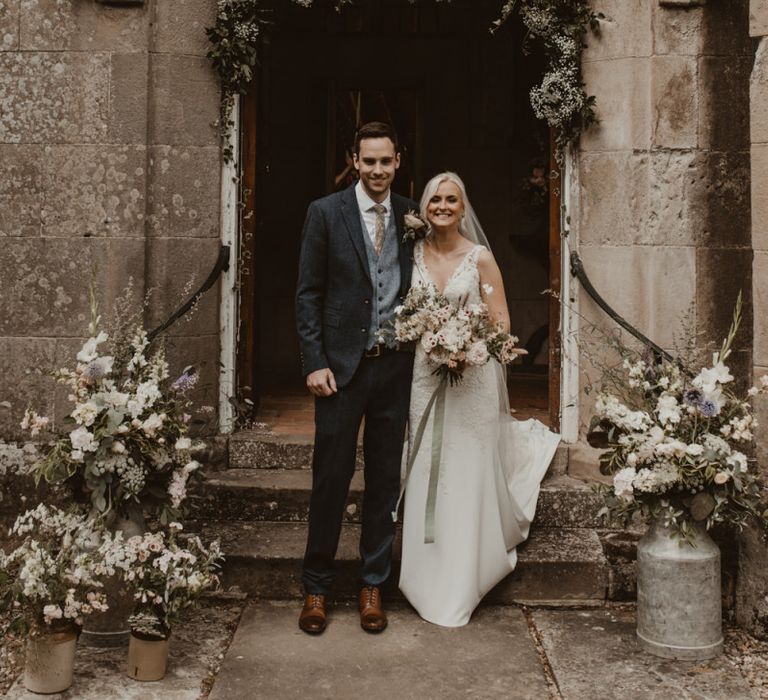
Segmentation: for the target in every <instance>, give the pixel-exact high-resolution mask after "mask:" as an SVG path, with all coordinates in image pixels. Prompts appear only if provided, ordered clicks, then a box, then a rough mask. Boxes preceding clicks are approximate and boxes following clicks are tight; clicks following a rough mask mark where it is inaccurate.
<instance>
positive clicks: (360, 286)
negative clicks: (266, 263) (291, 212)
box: [296, 186, 417, 387]
mask: <svg viewBox="0 0 768 700" xmlns="http://www.w3.org/2000/svg"><path fill="white" fill-rule="evenodd" d="M391 202H392V216H394V217H395V224H396V227H397V240H398V260H399V264H400V296H401V298H404V297H405V295H406V294H407V293H408V288H409V287H410V284H411V267H412V262H413V242H412V241H410V240H408V241H406V242H403V233H404V230H403V225H404V217H405V213H406V212H407V211H408V210H409V209H416V208H417V206H416V204H415V202H412V201H411V200H409V199H406V198H405V197H401V196H400V195H398V194H395V193H394V192H392V193H391ZM364 235H368V234H367V233H366V232H364V231H363V223H362V220H361V215H360V209H359V207H358V205H357V197H356V196H355V188H354V186H352V187H348V188H347V189H345V190H343V191H341V192H335V193H334V194H331V195H328V196H327V197H323V198H322V199H318V200H316V201H314V202H312V203H311V204H310V205H309V209H308V211H307V218H306V221H305V222H304V232H303V234H302V243H301V255H300V257H299V280H298V285H297V289H296V326H297V330H298V333H299V347H300V349H301V365H302V371H303V373H304V375H305V376H306V375H308V374H310V373H311V372H314V371H315V370H318V369H323V368H325V367H329V368H330V369H331V371H332V372H333V374H334V377H335V379H336V384H337V385H338V386H340V387H341V386H344V385H346V384H348V383H349V381H350V380H351V379H352V377H353V375H354V374H355V371H356V370H357V366H358V364H359V363H360V359H361V358H362V356H363V353H364V351H365V346H366V343H367V340H368V331H369V329H370V325H371V315H372V304H371V300H372V297H373V286H372V282H371V273H370V270H369V267H368V258H367V256H366V249H365V241H364V239H363V236H364Z"/></svg>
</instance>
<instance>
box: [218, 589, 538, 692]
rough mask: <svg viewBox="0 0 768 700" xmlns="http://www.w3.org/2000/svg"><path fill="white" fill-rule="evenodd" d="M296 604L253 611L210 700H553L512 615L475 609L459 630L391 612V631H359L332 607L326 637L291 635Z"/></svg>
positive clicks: (526, 635)
mask: <svg viewBox="0 0 768 700" xmlns="http://www.w3.org/2000/svg"><path fill="white" fill-rule="evenodd" d="M297 618H298V607H297V605H296V603H293V604H285V603H278V602H269V601H257V602H254V603H251V604H250V605H249V607H248V608H246V610H245V612H244V613H243V617H242V619H241V621H240V625H239V627H238V630H237V632H236V634H235V637H234V639H233V641H232V644H231V645H230V647H229V650H228V651H227V655H226V657H225V659H224V662H223V664H222V667H221V671H220V672H219V675H218V677H217V679H216V682H215V684H214V686H213V689H212V691H211V694H210V700H232V699H233V698H270V699H271V698H279V699H280V700H283V699H285V700H289V699H290V698H307V697H312V698H318V699H325V698H329V699H330V698H333V699H334V700H346V699H347V698H349V699H352V698H354V700H358V699H359V698H365V699H366V700H384V699H386V700H391V698H397V699H398V700H409V699H414V700H416V699H417V700H429V699H430V698H440V699H441V700H453V699H454V698H462V700H466V698H472V699H473V700H493V699H495V698H504V700H517V699H521V700H522V699H523V698H530V699H531V700H546V699H547V698H549V697H550V695H549V690H548V687H547V682H546V679H545V676H544V671H543V669H542V666H541V663H540V661H539V656H538V654H537V651H536V648H535V646H534V643H533V640H532V637H531V635H530V632H529V630H528V625H527V622H526V619H525V617H524V615H523V613H522V611H521V610H520V609H518V608H485V609H481V610H478V611H477V613H476V614H475V615H474V616H473V618H472V620H471V622H470V623H469V624H468V625H466V626H465V627H459V628H453V629H449V628H445V627H439V626H437V625H432V624H429V623H428V622H424V621H423V620H422V619H421V618H419V617H418V615H417V614H416V613H415V612H413V611H412V610H411V609H410V608H405V607H403V608H397V609H394V610H390V611H389V627H388V628H387V629H386V630H385V631H384V632H383V633H381V634H378V635H371V634H368V633H366V632H364V631H363V630H361V629H360V625H359V617H358V615H357V611H356V610H355V609H354V608H353V607H352V606H351V605H341V606H336V607H334V608H332V609H331V617H330V618H329V625H328V628H327V629H326V631H325V633H324V634H322V635H320V636H318V637H311V636H309V635H307V634H305V633H303V632H302V631H300V630H299V629H298V626H297Z"/></svg>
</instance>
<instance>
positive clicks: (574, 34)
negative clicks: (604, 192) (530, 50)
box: [206, 0, 604, 160]
mask: <svg viewBox="0 0 768 700" xmlns="http://www.w3.org/2000/svg"><path fill="white" fill-rule="evenodd" d="M409 1H410V2H411V3H412V4H416V0H409ZM293 2H294V3H295V4H296V5H298V6H300V7H304V8H310V7H312V6H313V4H314V2H313V0H293ZM437 2H450V0H437ZM351 4H353V0H336V10H337V11H340V10H341V9H342V7H343V6H344V5H351ZM500 5H501V9H500V17H499V19H497V20H496V21H494V22H493V23H492V26H491V28H490V29H491V31H496V30H497V29H498V28H499V27H500V26H501V25H502V24H504V22H506V21H507V20H508V19H509V18H510V17H511V16H512V15H513V14H514V13H515V12H516V11H517V12H519V14H520V17H521V19H522V21H523V24H524V25H525V28H526V30H527V36H526V45H525V46H524V50H527V49H526V46H527V44H529V43H530V40H532V39H536V40H538V41H540V42H541V44H542V45H543V47H544V52H545V54H546V57H547V69H546V73H545V74H544V76H543V78H542V82H541V83H540V84H539V85H537V86H534V87H533V88H532V89H531V93H530V101H531V106H532V108H533V111H534V114H535V115H536V117H537V118H538V119H542V120H544V121H546V122H547V124H548V125H549V126H551V127H554V128H555V129H556V130H557V137H556V138H557V146H558V150H557V153H558V157H561V156H562V153H563V151H564V148H565V146H566V145H567V144H568V143H569V142H570V141H571V140H573V139H575V138H577V137H578V135H579V134H580V133H581V132H582V131H584V130H585V129H586V128H588V127H589V125H590V124H592V123H594V122H596V121H597V117H596V115H595V109H594V106H595V98H594V96H588V95H587V94H586V92H585V91H584V84H583V81H582V76H581V51H582V48H583V45H584V35H585V34H586V33H587V31H589V30H592V31H593V32H597V31H598V30H599V26H600V20H601V19H603V17H604V16H603V14H602V13H599V12H594V11H593V10H592V9H591V8H590V5H589V2H588V0H500ZM267 13H268V9H267V7H266V6H265V5H264V4H263V3H262V2H261V0H218V3H217V15H216V22H215V23H214V25H213V26H212V27H209V28H207V29H206V34H207V36H208V40H209V42H210V44H211V48H210V50H209V51H208V54H207V57H208V58H209V59H210V60H211V61H212V63H213V67H214V69H215V70H216V72H217V74H218V76H219V81H220V83H221V87H222V100H221V109H220V122H219V129H220V135H221V137H222V142H223V143H226V140H227V139H226V136H227V135H228V134H229V132H230V130H231V128H232V127H233V122H232V116H231V115H232V106H233V104H234V96H235V95H237V94H245V93H247V92H248V90H249V88H250V84H251V81H252V80H253V71H254V68H255V67H256V64H257V62H258V49H257V42H258V38H259V35H260V33H261V28H262V26H263V25H266V24H267V23H269V15H268V14H267ZM233 155H234V154H233V153H232V150H231V147H229V146H225V147H224V157H225V159H226V160H231V159H232V157H233Z"/></svg>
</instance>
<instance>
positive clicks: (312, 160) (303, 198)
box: [239, 0, 559, 420]
mask: <svg viewBox="0 0 768 700" xmlns="http://www.w3.org/2000/svg"><path fill="white" fill-rule="evenodd" d="M334 8H335V3H333V2H326V3H323V2H316V3H315V5H314V6H313V7H312V8H310V9H305V8H301V7H297V6H296V5H295V4H294V3H291V2H288V1H287V0H284V1H282V2H280V1H277V0H276V2H274V13H273V17H272V19H273V22H274V23H273V25H272V27H271V28H270V29H268V30H267V37H266V39H265V43H264V46H263V47H262V48H263V51H262V58H261V64H260V67H259V70H258V72H257V76H256V78H255V84H254V90H253V91H252V94H251V96H250V98H249V99H248V100H247V101H246V104H245V107H244V110H243V123H242V133H243V135H244V144H245V147H246V148H245V151H244V155H245V160H244V179H245V186H246V189H247V191H250V192H251V196H250V197H249V206H250V207H252V210H253V217H252V218H251V220H250V221H249V223H248V224H247V225H246V228H247V229H249V233H250V236H251V237H250V238H248V239H247V241H248V243H247V245H249V246H250V250H249V255H250V256H251V257H250V258H249V261H248V265H249V266H250V274H251V279H250V280H248V284H247V285H246V286H245V287H244V288H243V290H242V292H243V293H242V299H241V317H242V319H243V323H242V325H241V328H240V343H239V347H240V358H239V375H240V376H239V385H240V387H241V388H244V391H243V394H244V395H245V396H250V398H251V399H252V400H254V402H256V403H258V401H259V399H260V398H264V397H271V399H270V400H273V399H274V398H275V397H278V398H279V397H286V396H301V395H303V394H304V388H303V380H302V377H301V374H300V366H299V352H298V342H297V338H296V333H295V330H294V328H295V326H294V302H293V297H294V293H295V284H296V275H297V261H298V251H299V245H300V237H301V229H302V224H303V220H304V216H305V213H306V209H307V205H308V204H309V202H310V201H312V200H313V199H316V198H318V197H321V196H323V195H325V194H327V193H329V192H332V191H334V190H335V189H339V188H343V187H347V186H350V185H351V184H353V182H354V179H355V178H354V175H355V173H354V169H352V168H351V167H350V165H349V156H350V148H351V144H352V142H353V138H354V132H355V128H356V127H357V126H358V125H359V124H361V123H364V122H366V121H370V120H372V119H382V120H387V121H390V122H392V123H393V124H394V125H395V127H396V129H397V131H398V134H399V136H400V139H401V151H402V156H403V158H402V160H403V162H402V166H401V169H400V171H399V174H398V177H397V180H396V182H395V184H394V187H393V189H394V190H396V191H398V192H400V193H401V194H406V195H409V196H411V197H413V198H414V199H416V200H418V198H419V196H420V193H421V188H422V187H423V185H424V184H425V182H426V181H427V180H428V179H429V178H430V177H431V176H432V175H433V174H435V173H437V172H440V171H443V170H453V171H456V172H457V173H459V175H460V176H461V177H462V178H463V179H464V181H465V183H466V184H467V189H468V193H469V196H470V199H471V201H472V204H473V206H474V207H475V209H476V211H477V213H478V216H479V218H480V221H481V223H482V225H483V227H484V229H485V231H486V234H487V236H488V238H489V240H490V243H491V246H492V248H493V252H494V255H495V256H496V258H497V261H498V263H499V266H500V268H501V270H502V273H503V275H504V283H505V289H506V294H507V301H508V303H509V307H510V312H511V316H512V323H513V331H514V332H515V333H516V335H518V336H519V337H520V341H521V344H523V345H524V346H525V347H527V348H528V350H529V353H530V354H529V355H528V357H527V358H525V362H524V363H523V364H520V365H516V366H514V367H512V368H511V369H510V373H509V378H510V395H511V399H512V405H513V407H516V408H517V409H518V412H520V413H521V414H523V415H536V417H539V418H543V419H545V420H547V419H548V416H549V412H550V410H551V409H553V406H552V400H551V398H550V397H551V396H552V397H555V398H556V397H557V395H558V392H559V387H551V386H550V384H551V383H552V382H551V381H550V379H551V380H552V381H554V382H556V381H557V380H558V376H559V373H558V372H556V371H555V372H550V369H551V368H550V354H551V353H550V345H552V344H553V339H554V336H553V333H554V332H555V331H556V328H554V330H553V327H554V326H556V323H550V315H551V314H552V308H551V303H550V301H549V300H548V298H547V297H546V296H542V294H541V292H542V290H544V289H546V288H549V287H551V286H552V278H553V277H554V278H555V279H556V278H557V270H554V269H552V268H553V263H554V262H555V261H554V260H552V256H553V254H552V253H551V251H550V248H551V247H552V246H551V245H550V239H551V238H552V232H551V231H550V218H551V217H552V218H557V207H556V206H555V207H552V201H551V200H552V193H551V190H552V189H553V187H552V182H553V181H552V180H551V178H550V177H549V175H550V162H549V160H550V134H549V131H548V129H547V128H546V127H545V126H543V125H542V124H541V123H540V122H539V121H538V120H536V119H535V117H534V115H533V113H532V110H531V107H530V103H529V99H528V93H529V91H530V88H531V86H533V85H534V84H536V83H537V82H538V81H539V79H540V76H541V74H542V70H543V60H542V57H541V56H540V55H536V54H535V53H533V54H530V55H524V54H523V52H522V51H521V43H522V40H523V35H524V28H523V27H522V26H521V25H520V24H519V23H516V22H514V21H510V22H507V23H506V24H505V25H504V26H503V27H502V29H501V30H500V31H499V32H498V33H497V34H496V35H491V34H490V33H489V31H488V29H489V27H490V26H491V22H492V21H493V20H494V19H496V13H498V2H497V0H490V1H488V2H486V1H485V0H453V2H451V3H450V4H449V3H432V2H420V3H418V4H415V5H414V4H411V3H409V2H408V1H407V0H358V2H357V3H356V4H354V5H352V6H349V7H345V8H344V9H343V11H342V12H340V13H337V12H336V11H335V9H334ZM550 211H552V212H554V214H551V213H550ZM553 223H555V225H556V222H553ZM555 233H557V232H555ZM558 250H559V248H558ZM550 270H552V272H553V275H551V274H550ZM278 403H279V401H278ZM262 408H263V406H262ZM267 408H269V407H267Z"/></svg>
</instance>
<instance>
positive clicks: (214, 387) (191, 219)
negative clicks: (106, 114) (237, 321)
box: [146, 0, 236, 408]
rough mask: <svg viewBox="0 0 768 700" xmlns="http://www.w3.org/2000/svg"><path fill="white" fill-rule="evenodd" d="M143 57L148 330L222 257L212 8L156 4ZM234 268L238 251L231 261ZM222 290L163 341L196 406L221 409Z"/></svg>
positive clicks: (190, 2) (205, 0)
mask: <svg viewBox="0 0 768 700" xmlns="http://www.w3.org/2000/svg"><path fill="white" fill-rule="evenodd" d="M152 6H153V26H152V34H151V39H150V41H151V43H150V50H149V86H148V99H147V102H148V104H147V108H148V132H147V149H148V154H149V165H148V171H147V266H146V277H147V287H148V288H150V289H152V290H153V293H152V303H151V305H150V312H149V318H148V319H147V322H148V324H149V325H150V327H152V326H154V325H156V324H159V323H162V322H163V321H164V320H165V319H166V318H167V317H168V316H169V315H170V314H171V313H172V312H173V311H174V310H175V308H177V307H178V306H179V304H180V303H182V302H183V301H186V298H187V297H188V296H189V295H190V294H191V293H192V292H194V291H195V290H196V289H197V287H199V285H200V284H201V283H202V282H203V281H204V280H205V278H206V277H207V275H208V273H209V272H210V270H211V268H212V267H213V264H214V263H215V262H216V257H217V254H218V249H219V209H220V201H219V199H220V196H221V194H220V192H221V190H220V177H221V160H220V149H219V138H218V131H217V129H216V122H217V120H218V117H219V94H220V90H219V84H218V81H217V79H216V75H215V72H214V70H213V68H212V66H211V63H210V61H209V60H208V59H207V58H205V54H206V52H207V51H208V41H207V38H206V36H205V27H209V26H212V25H213V23H214V21H215V17H216V2H215V0H174V1H173V2H165V1H164V0H154V1H153V2H152ZM232 254H233V259H234V257H235V256H236V251H233V253H232ZM218 319H219V295H218V285H217V286H216V287H214V288H213V289H211V290H210V291H208V292H207V293H206V294H205V296H204V297H203V298H202V299H201V300H200V303H199V305H198V308H197V309H196V310H194V312H191V313H190V314H188V315H187V316H186V317H183V318H182V319H180V320H179V321H178V322H176V324H174V325H173V326H172V327H171V328H170V329H168V331H167V343H166V347H167V349H168V353H169V359H170V361H171V371H172V372H174V371H176V372H178V371H180V370H181V369H182V368H183V367H184V366H185V365H195V366H196V367H197V369H198V371H199V373H200V379H199V382H198V387H197V389H196V394H195V396H196V399H197V400H198V402H199V403H201V404H206V405H209V406H213V407H214V408H217V404H218V376H219V321H218Z"/></svg>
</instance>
